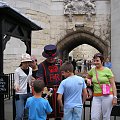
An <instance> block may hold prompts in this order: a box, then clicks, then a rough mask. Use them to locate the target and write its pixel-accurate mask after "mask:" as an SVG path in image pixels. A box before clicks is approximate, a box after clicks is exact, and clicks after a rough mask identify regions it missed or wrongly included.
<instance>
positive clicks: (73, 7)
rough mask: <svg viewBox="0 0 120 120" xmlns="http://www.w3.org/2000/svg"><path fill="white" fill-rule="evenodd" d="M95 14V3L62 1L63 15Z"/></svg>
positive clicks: (89, 1) (80, 0) (90, 0)
mask: <svg viewBox="0 0 120 120" xmlns="http://www.w3.org/2000/svg"><path fill="white" fill-rule="evenodd" d="M70 12H72V14H86V13H88V12H90V13H92V14H95V1H93V0H64V14H70Z"/></svg>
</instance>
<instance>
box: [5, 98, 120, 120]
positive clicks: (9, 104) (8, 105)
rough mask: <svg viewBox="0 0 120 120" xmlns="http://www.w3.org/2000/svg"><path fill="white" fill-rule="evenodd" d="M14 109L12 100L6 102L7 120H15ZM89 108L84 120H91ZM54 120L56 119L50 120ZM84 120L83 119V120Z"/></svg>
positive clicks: (118, 119)
mask: <svg viewBox="0 0 120 120" xmlns="http://www.w3.org/2000/svg"><path fill="white" fill-rule="evenodd" d="M12 111H13V109H12V100H6V101H5V120H13V117H12V116H13V112H12ZM89 111H90V109H89V108H86V109H85V113H86V114H85V119H84V120H90V119H89ZM50 120H54V119H50ZM82 120H83V119H82ZM111 120H115V119H114V117H111ZM116 120H120V117H116Z"/></svg>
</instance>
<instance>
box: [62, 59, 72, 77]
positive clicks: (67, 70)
mask: <svg viewBox="0 0 120 120" xmlns="http://www.w3.org/2000/svg"><path fill="white" fill-rule="evenodd" d="M60 70H61V73H62V75H63V76H64V77H68V76H69V75H70V74H71V73H73V65H72V63H71V62H68V61H66V62H65V63H63V64H62V66H61V67H60Z"/></svg>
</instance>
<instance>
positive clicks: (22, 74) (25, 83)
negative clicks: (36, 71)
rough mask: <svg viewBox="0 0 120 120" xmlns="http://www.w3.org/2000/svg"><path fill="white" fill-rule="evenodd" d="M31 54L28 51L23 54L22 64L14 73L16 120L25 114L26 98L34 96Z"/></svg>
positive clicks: (19, 119) (20, 119)
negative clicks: (31, 85) (31, 86)
mask: <svg viewBox="0 0 120 120" xmlns="http://www.w3.org/2000/svg"><path fill="white" fill-rule="evenodd" d="M31 61H32V60H31V56H30V55H29V54H27V53H25V54H22V56H21V64H20V66H19V67H18V68H17V69H16V70H15V74H14V79H15V81H14V88H15V104H16V118H15V120H22V119H23V115H24V104H25V102H26V99H27V98H28V97H30V96H32V93H31V88H30V84H31V79H32V77H31V76H32V68H31V67H29V64H30V62H31Z"/></svg>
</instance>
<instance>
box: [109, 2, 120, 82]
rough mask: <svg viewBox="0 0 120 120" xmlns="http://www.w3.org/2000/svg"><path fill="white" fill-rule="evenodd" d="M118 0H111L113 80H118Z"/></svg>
mask: <svg viewBox="0 0 120 120" xmlns="http://www.w3.org/2000/svg"><path fill="white" fill-rule="evenodd" d="M119 5H120V1H119V0H113V1H112V0H111V60H112V70H113V72H114V74H115V80H116V81H118V82H120V54H119V52H118V51H120V16H119V11H120V7H119Z"/></svg>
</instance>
